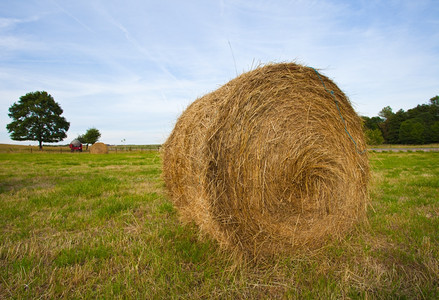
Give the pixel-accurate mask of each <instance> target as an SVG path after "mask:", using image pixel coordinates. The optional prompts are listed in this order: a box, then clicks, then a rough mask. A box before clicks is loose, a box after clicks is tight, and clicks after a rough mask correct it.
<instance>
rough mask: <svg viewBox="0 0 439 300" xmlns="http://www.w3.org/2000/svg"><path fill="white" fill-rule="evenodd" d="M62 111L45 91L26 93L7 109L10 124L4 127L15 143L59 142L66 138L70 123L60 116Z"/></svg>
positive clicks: (41, 145)
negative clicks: (10, 119) (10, 120)
mask: <svg viewBox="0 0 439 300" xmlns="http://www.w3.org/2000/svg"><path fill="white" fill-rule="evenodd" d="M62 113H63V110H62V108H61V106H60V105H59V104H58V103H57V102H55V100H54V99H53V97H52V96H51V95H50V94H48V93H47V92H45V91H37V92H31V93H27V94H26V95H24V96H21V97H20V100H19V101H18V102H16V103H14V104H13V105H12V106H11V107H10V108H9V114H8V115H9V117H10V118H12V120H13V121H12V122H11V123H9V124H8V125H6V128H7V130H8V131H9V133H10V136H11V139H13V140H15V141H38V144H39V147H40V149H42V147H43V142H46V143H55V142H60V141H62V140H63V139H64V138H66V137H67V135H66V132H67V131H68V130H69V127H70V123H69V122H67V120H66V119H65V118H64V117H62V116H61V114H62Z"/></svg>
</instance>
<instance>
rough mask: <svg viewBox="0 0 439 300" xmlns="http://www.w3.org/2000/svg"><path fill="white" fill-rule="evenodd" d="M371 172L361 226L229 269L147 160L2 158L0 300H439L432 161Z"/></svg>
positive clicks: (436, 182) (407, 157) (388, 161)
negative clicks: (185, 219)
mask: <svg viewBox="0 0 439 300" xmlns="http://www.w3.org/2000/svg"><path fill="white" fill-rule="evenodd" d="M370 160H371V166H372V184H371V188H370V190H371V205H370V208H369V212H368V220H369V221H368V223H367V224H361V225H359V226H357V227H356V228H355V229H354V230H353V232H351V233H350V234H348V235H347V236H346V237H345V239H344V240H340V241H332V242H330V243H329V244H328V245H327V246H326V247H324V248H323V249H320V250H318V251H313V252H311V251H308V252H302V253H292V254H291V255H290V256H284V257H280V258H278V259H277V260H276V261H273V262H272V263H270V264H268V265H256V266H255V265H252V266H234V264H233V262H232V261H230V260H229V255H228V254H227V253H223V252H221V251H220V250H219V249H218V247H217V245H216V243H215V242H213V241H211V240H209V239H203V240H200V239H199V238H198V235H197V231H196V228H194V227H191V226H189V227H183V226H181V225H180V223H179V222H178V216H177V212H176V211H175V209H174V208H173V206H172V204H171V202H170V201H169V199H168V198H167V197H166V195H165V191H164V185H163V182H162V180H161V179H160V175H161V161H160V157H159V153H158V152H157V151H144V152H140V151H133V152H130V151H129V150H128V151H124V152H118V153H117V154H116V153H110V154H108V155H91V154H89V153H82V154H81V155H76V154H61V153H58V152H53V153H38V154H37V155H36V154H35V153H30V152H26V153H0V299H4V298H14V299H15V298H18V299H31V298H86V299H88V298H102V299H107V298H130V299H131V298H134V299H146V298H153V299H163V298H185V299H205V298H227V299H247V298H274V297H277V298H283V297H284V298H300V299H302V298H309V299H328V298H360V299H364V298H407V299H413V298H418V299H437V298H439V230H438V228H439V196H438V195H439V154H438V153H419V152H413V153H371V154H370Z"/></svg>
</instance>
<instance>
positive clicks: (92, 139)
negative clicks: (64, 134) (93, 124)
mask: <svg viewBox="0 0 439 300" xmlns="http://www.w3.org/2000/svg"><path fill="white" fill-rule="evenodd" d="M100 137H101V133H100V132H99V130H98V129H96V128H89V129H87V131H86V132H85V134H83V135H80V136H78V140H79V141H80V142H81V143H83V144H86V145H87V148H88V145H89V144H94V143H96V142H97V141H98V140H99V138H100Z"/></svg>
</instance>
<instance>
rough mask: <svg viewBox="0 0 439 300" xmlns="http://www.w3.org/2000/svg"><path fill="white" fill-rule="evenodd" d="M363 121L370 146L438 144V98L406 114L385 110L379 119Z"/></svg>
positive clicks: (377, 117)
mask: <svg viewBox="0 0 439 300" xmlns="http://www.w3.org/2000/svg"><path fill="white" fill-rule="evenodd" d="M362 118H363V121H364V123H363V125H364V130H365V135H366V139H367V142H368V144H370V145H378V144H383V143H385V144H431V143H439V96H435V97H433V98H431V99H430V103H428V104H420V105H418V106H416V107H414V108H411V109H409V110H407V111H404V110H402V109H400V110H398V111H397V112H393V110H392V108H391V107H390V106H386V107H384V108H383V109H382V110H381V111H380V112H379V113H378V116H376V117H371V118H370V117H362Z"/></svg>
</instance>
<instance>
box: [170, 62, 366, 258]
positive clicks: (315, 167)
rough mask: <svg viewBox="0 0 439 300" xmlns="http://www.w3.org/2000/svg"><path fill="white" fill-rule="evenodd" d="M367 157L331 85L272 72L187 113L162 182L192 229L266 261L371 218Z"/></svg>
mask: <svg viewBox="0 0 439 300" xmlns="http://www.w3.org/2000/svg"><path fill="white" fill-rule="evenodd" d="M331 91H333V92H332V93H331ZM365 147H366V144H365V140H364V135H363V131H362V124H361V119H360V118H359V117H358V115H357V114H356V113H355V111H354V110H353V108H352V106H351V104H350V102H349V100H348V99H347V97H346V96H345V94H344V93H343V92H342V91H341V90H340V89H339V88H338V87H337V86H336V85H335V84H334V83H333V82H332V81H331V80H330V79H328V78H327V77H325V76H323V75H320V74H319V73H318V72H317V71H316V70H314V69H313V68H309V67H305V66H301V65H298V64H295V63H281V64H270V65H266V66H263V67H260V68H258V69H256V70H253V71H250V72H247V73H244V74H242V75H240V76H239V77H237V78H235V79H233V80H231V81H230V82H228V83H227V84H225V85H224V86H222V87H220V88H219V89H218V90H216V91H214V92H212V93H209V94H207V95H205V96H203V97H201V98H199V99H197V100H196V101H195V102H194V103H192V104H191V105H190V106H189V107H188V108H187V109H186V111H185V112H183V114H182V115H181V116H180V118H179V119H178V121H177V123H176V125H175V128H174V130H173V132H172V133H171V135H170V136H169V138H168V140H167V141H166V143H165V144H164V145H163V147H162V157H163V178H164V181H165V183H166V187H167V189H168V191H169V195H170V197H171V199H172V201H173V203H174V204H175V206H176V208H177V209H178V211H179V213H180V216H181V219H182V220H183V221H184V222H195V223H196V224H197V225H198V226H199V228H200V231H201V233H203V234H207V235H209V236H211V237H213V238H214V239H216V240H217V241H218V242H219V244H220V245H221V246H222V247H223V248H227V249H229V250H231V251H232V252H234V253H235V254H239V255H241V254H249V255H250V256H251V257H253V258H259V257H266V256H270V255H274V254H278V253H282V252H284V253H285V252H289V251H293V250H295V249H300V248H309V249H312V248H316V247H320V246H321V245H322V244H323V242H324V241H326V240H327V239H328V238H329V237H330V236H332V237H339V236H341V235H342V234H345V233H346V231H347V230H348V229H349V228H351V227H352V225H353V224H354V223H356V222H357V221H359V220H361V219H362V218H364V217H365V212H366V203H367V199H368V193H367V183H368V179H369V166H368V157H367V153H362V152H361V150H362V149H365Z"/></svg>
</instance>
